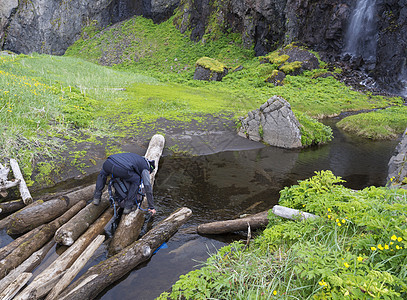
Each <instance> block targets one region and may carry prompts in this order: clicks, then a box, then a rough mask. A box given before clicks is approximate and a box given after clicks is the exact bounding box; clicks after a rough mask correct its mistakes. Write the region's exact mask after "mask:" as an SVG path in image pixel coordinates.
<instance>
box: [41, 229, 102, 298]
mask: <svg viewBox="0 0 407 300" xmlns="http://www.w3.org/2000/svg"><path fill="white" fill-rule="evenodd" d="M104 240H105V236H104V235H98V236H97V237H96V239H94V240H93V241H92V242H91V243H90V245H89V246H88V247H87V248H86V249H85V251H83V252H82V254H81V255H80V256H79V257H78V259H77V260H76V261H75V262H74V263H73V265H72V266H71V267H70V268H69V269H68V270H67V271H66V272H65V274H64V276H62V278H61V279H60V280H59V281H58V283H57V284H56V285H55V286H54V288H53V289H52V290H51V292H50V293H49V294H48V295H47V297H46V298H45V300H53V299H57V297H58V295H59V294H60V293H61V292H62V291H63V290H64V289H65V288H66V287H67V286H68V285H69V284H70V283H71V281H72V280H73V279H74V278H75V276H76V275H78V273H79V272H80V270H82V268H83V267H84V266H85V264H86V263H87V262H88V261H89V259H90V258H91V257H92V255H93V254H94V253H95V251H96V250H97V249H98V248H99V246H100V245H101V244H102V243H103V241H104Z"/></svg>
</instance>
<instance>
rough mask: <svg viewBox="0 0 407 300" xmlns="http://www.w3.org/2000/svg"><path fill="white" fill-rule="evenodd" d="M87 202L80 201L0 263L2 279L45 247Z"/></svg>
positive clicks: (0, 277) (0, 276)
mask: <svg viewBox="0 0 407 300" xmlns="http://www.w3.org/2000/svg"><path fill="white" fill-rule="evenodd" d="M85 205H86V202H85V201H84V200H82V201H79V202H78V203H77V204H75V205H74V206H73V207H71V208H70V209H69V210H68V211H67V212H66V213H64V214H63V215H62V216H60V217H58V218H57V219H55V220H54V221H52V222H50V223H48V224H46V225H45V226H43V227H42V228H41V229H40V231H39V232H37V233H36V234H35V235H34V236H33V237H32V238H31V239H29V240H27V241H26V242H24V243H23V244H21V245H19V246H18V247H17V248H16V249H14V251H13V252H11V253H10V254H9V255H7V256H6V257H5V258H4V259H2V260H1V261H0V279H2V278H4V277H5V276H6V275H7V274H8V273H9V272H10V271H11V270H13V269H14V268H16V267H17V266H19V265H20V264H21V263H22V262H23V261H24V260H26V259H27V258H28V257H29V256H30V255H31V254H33V253H34V252H35V251H37V250H38V249H40V248H41V247H42V246H44V245H45V244H46V243H47V242H48V241H49V240H50V239H51V238H52V237H53V236H54V234H55V231H56V230H57V229H58V228H59V227H60V226H61V225H62V224H64V223H66V222H67V221H68V220H69V219H70V218H72V217H73V216H74V215H75V214H77V213H78V211H80V210H81V209H82V208H83V207H85Z"/></svg>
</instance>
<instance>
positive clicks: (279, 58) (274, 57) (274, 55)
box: [261, 51, 290, 66]
mask: <svg viewBox="0 0 407 300" xmlns="http://www.w3.org/2000/svg"><path fill="white" fill-rule="evenodd" d="M264 58H265V59H267V60H268V61H269V62H270V63H271V64H276V65H277V66H281V65H282V64H283V63H285V62H286V61H287V60H288V59H289V58H290V57H289V56H288V55H286V54H283V55H280V53H279V51H274V52H271V53H269V54H268V55H266V56H264V57H263V58H261V59H264Z"/></svg>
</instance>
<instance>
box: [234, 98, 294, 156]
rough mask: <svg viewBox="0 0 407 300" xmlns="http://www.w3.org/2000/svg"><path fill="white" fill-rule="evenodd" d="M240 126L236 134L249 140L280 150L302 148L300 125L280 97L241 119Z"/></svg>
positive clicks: (288, 106) (270, 100) (271, 99)
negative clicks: (279, 148)
mask: <svg viewBox="0 0 407 300" xmlns="http://www.w3.org/2000/svg"><path fill="white" fill-rule="evenodd" d="M241 124H242V126H241V127H240V129H239V132H238V134H239V135H240V136H243V137H246V138H248V139H250V140H253V141H257V142H264V143H266V144H268V145H271V146H277V147H281V148H289V149H291V148H299V147H302V144H301V132H300V123H299V122H298V120H297V118H296V117H295V115H294V113H293V112H292V110H291V105H290V104H289V103H288V102H287V101H286V100H285V99H284V98H282V97H279V96H273V97H271V98H270V99H269V100H267V102H265V103H264V104H262V105H261V106H260V108H259V109H256V110H253V111H251V112H249V113H248V116H247V117H246V118H242V119H241Z"/></svg>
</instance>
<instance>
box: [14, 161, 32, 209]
mask: <svg viewBox="0 0 407 300" xmlns="http://www.w3.org/2000/svg"><path fill="white" fill-rule="evenodd" d="M10 166H11V169H12V170H13V174H14V177H15V178H16V179H17V180H19V181H20V183H19V185H18V189H19V191H20V195H21V198H22V199H23V202H24V203H25V204H26V205H28V204H30V203H32V202H33V198H32V197H31V194H30V191H29V190H28V187H27V184H26V183H25V180H24V177H23V174H21V171H20V167H19V166H18V162H17V161H16V160H15V159H12V158H11V159H10Z"/></svg>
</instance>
